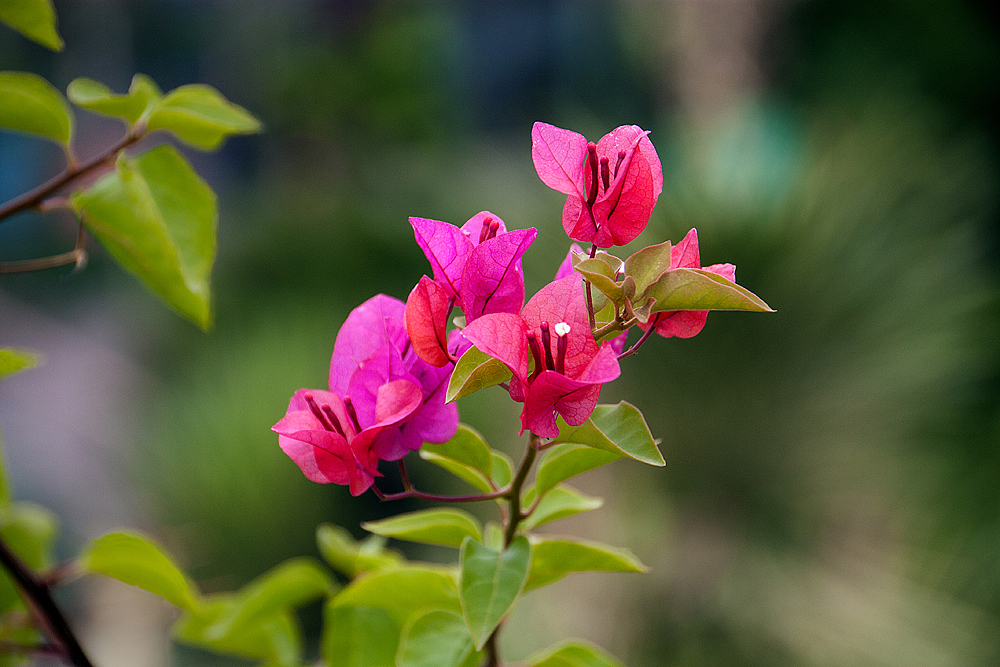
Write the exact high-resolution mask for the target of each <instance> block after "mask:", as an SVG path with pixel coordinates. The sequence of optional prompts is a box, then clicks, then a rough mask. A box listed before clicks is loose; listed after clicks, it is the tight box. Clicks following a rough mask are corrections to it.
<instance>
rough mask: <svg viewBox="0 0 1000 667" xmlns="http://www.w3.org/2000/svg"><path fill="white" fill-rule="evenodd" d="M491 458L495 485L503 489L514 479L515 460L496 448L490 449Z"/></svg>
mask: <svg viewBox="0 0 1000 667" xmlns="http://www.w3.org/2000/svg"><path fill="white" fill-rule="evenodd" d="M490 458H492V459H493V474H492V477H493V485H494V486H496V487H497V488H498V489H502V488H503V487H505V486H507V485H508V484H510V481H511V480H512V479H514V462H513V461H511V460H510V457H509V456H507V455H506V454H504V453H503V452H498V451H497V450H495V449H491V450H490Z"/></svg>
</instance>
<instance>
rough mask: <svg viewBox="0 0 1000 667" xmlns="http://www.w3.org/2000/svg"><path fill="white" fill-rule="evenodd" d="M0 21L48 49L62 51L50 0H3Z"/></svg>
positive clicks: (0, 3)
mask: <svg viewBox="0 0 1000 667" xmlns="http://www.w3.org/2000/svg"><path fill="white" fill-rule="evenodd" d="M0 21H2V22H4V23H6V24H7V25H9V26H10V27H11V28H13V29H14V30H17V31H18V32H19V33H21V34H22V35H24V36H25V37H27V38H28V39H30V40H33V41H35V42H38V43H39V44H41V45H42V46H44V47H46V48H48V49H51V50H53V51H61V50H62V47H63V41H62V37H60V36H59V33H58V32H57V31H56V10H55V9H54V8H53V7H52V0H13V1H11V0H4V1H3V2H0Z"/></svg>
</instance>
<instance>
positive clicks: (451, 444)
mask: <svg viewBox="0 0 1000 667" xmlns="http://www.w3.org/2000/svg"><path fill="white" fill-rule="evenodd" d="M420 457H421V458H422V459H424V460H425V461H430V462H431V463H434V464H435V465H438V466H440V467H442V468H444V469H445V470H447V471H448V472H450V473H451V474H453V475H455V476H456V477H458V478H459V479H462V480H464V481H466V482H468V483H469V484H471V485H472V486H474V487H475V488H477V489H479V490H480V491H483V492H484V493H489V492H490V491H492V490H493V488H492V487H491V486H490V481H489V480H490V474H491V473H492V471H493V458H492V457H491V456H490V448H489V447H488V446H487V445H486V442H485V441H483V436H481V435H480V434H479V432H478V431H476V430H475V429H473V428H471V427H469V426H467V425H466V424H459V425H458V431H456V432H455V436H454V437H453V438H452V439H451V440H449V441H448V442H445V443H443V444H433V443H424V445H423V447H421V448H420Z"/></svg>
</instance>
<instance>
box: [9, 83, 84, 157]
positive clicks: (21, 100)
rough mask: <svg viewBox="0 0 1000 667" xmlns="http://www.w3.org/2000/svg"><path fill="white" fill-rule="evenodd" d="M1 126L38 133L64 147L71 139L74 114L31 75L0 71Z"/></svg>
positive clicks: (57, 94) (54, 92)
mask: <svg viewBox="0 0 1000 667" xmlns="http://www.w3.org/2000/svg"><path fill="white" fill-rule="evenodd" d="M0 127H5V128H8V129H11V130H17V131H18V132H27V133H29V134H37V135H38V136H40V137H44V138H46V139H51V140H52V141H55V142H56V143H58V144H61V145H62V146H63V147H64V148H65V147H67V146H69V142H70V139H71V138H72V137H73V114H72V112H71V111H70V108H69V104H68V103H67V102H66V98H65V97H63V96H62V93H60V92H59V91H58V90H56V88H55V86H53V85H52V84H51V83H49V82H48V81H46V80H45V79H43V78H42V77H40V76H38V75H37V74H32V73H30V72H0Z"/></svg>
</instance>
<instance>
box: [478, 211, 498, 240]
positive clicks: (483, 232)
mask: <svg viewBox="0 0 1000 667" xmlns="http://www.w3.org/2000/svg"><path fill="white" fill-rule="evenodd" d="M498 231H500V223H499V222H497V221H496V220H494V219H493V218H492V217H491V216H486V217H485V218H483V226H482V229H480V230H479V242H480V243H482V242H483V241H489V240H490V239H492V238H496V235H497V232H498Z"/></svg>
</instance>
